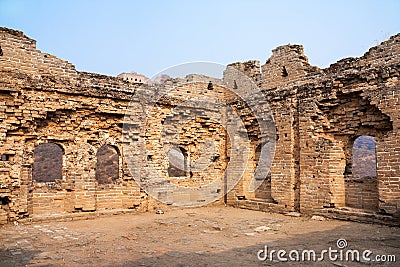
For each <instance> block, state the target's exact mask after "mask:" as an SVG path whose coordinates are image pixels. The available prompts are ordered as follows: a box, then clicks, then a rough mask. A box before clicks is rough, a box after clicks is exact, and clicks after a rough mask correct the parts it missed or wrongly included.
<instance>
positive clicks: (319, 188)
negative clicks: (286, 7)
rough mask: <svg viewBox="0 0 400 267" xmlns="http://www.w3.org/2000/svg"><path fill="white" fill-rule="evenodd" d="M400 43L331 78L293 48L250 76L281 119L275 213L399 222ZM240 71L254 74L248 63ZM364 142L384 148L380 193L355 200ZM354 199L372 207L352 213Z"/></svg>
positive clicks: (338, 67)
mask: <svg viewBox="0 0 400 267" xmlns="http://www.w3.org/2000/svg"><path fill="white" fill-rule="evenodd" d="M399 43H400V36H399V35H396V36H393V37H392V38H390V39H389V40H388V41H385V42H383V43H382V44H380V45H379V46H377V47H374V48H371V49H370V51H368V52H367V53H366V54H365V55H364V56H363V57H361V58H349V59H344V60H341V61H339V62H338V63H336V64H333V65H331V66H330V67H329V68H327V69H324V70H320V69H318V68H316V67H311V66H310V65H309V64H308V62H307V58H306V57H305V56H304V54H303V50H302V47H301V46H297V45H287V46H282V47H278V48H277V49H275V50H273V55H272V57H271V58H270V59H268V60H267V62H266V64H265V65H263V66H262V67H261V69H262V71H261V73H259V74H254V72H252V73H251V75H250V73H249V75H250V76H251V77H261V83H260V86H261V88H262V90H263V91H264V93H265V96H266V98H267V100H268V101H269V103H270V106H271V108H272V110H273V113H274V120H275V125H276V130H277V142H276V153H275V158H274V162H273V164H272V168H271V195H272V198H273V200H274V201H275V202H276V205H275V207H274V208H273V209H279V207H280V206H281V207H282V206H283V207H284V208H285V209H286V210H300V211H303V212H310V211H313V210H315V209H321V208H326V207H336V208H340V207H345V206H353V207H357V208H362V209H368V210H371V209H374V210H375V211H380V212H383V213H389V214H393V215H396V214H397V216H398V213H399V207H400V205H399V201H400V198H399V192H400V191H399V186H400V182H399V178H398V177H399V168H400V165H399V164H398V161H399V158H400V157H399V152H398V146H399V145H398V144H399V143H398V142H399V138H398V127H399V123H398V120H399V111H400V108H399V97H398V96H399V80H398V77H399V62H400V52H399V51H400V49H399V48H400V47H399ZM241 64H242V65H241ZM234 65H235V66H236V67H237V68H238V69H240V70H242V71H245V70H248V69H250V68H248V66H247V65H248V63H235V64H234ZM253 79H254V80H255V81H256V79H255V78H253ZM361 135H370V136H374V137H375V139H376V140H377V148H376V154H377V166H378V167H377V174H378V175H377V176H378V178H377V179H378V187H374V186H373V184H371V183H366V184H365V185H364V189H362V188H359V190H358V191H356V192H355V191H354V190H355V186H354V183H352V182H351V181H352V179H354V177H353V173H352V146H353V143H354V140H355V139H356V138H357V137H358V136H361ZM253 153H254V151H253ZM346 181H349V182H346ZM374 188H376V189H375V191H373V189H374ZM243 190H244V191H245V189H243ZM352 190H353V191H352ZM351 192H354V194H363V195H364V198H365V199H369V200H366V201H367V202H368V203H364V204H362V203H361V204H357V205H352V204H351V203H352V198H350V195H351ZM238 194H241V195H246V194H247V193H246V192H241V193H238ZM247 195H248V194H247ZM256 201H258V200H256ZM378 202H379V206H378V204H377V203H378ZM346 203H347V205H346ZM239 205H240V204H239ZM244 206H245V207H246V204H245V205H244ZM270 206H271V205H268V207H270ZM248 207H265V205H261V204H259V205H258V206H252V205H250V204H249V205H248ZM373 207H374V208H373Z"/></svg>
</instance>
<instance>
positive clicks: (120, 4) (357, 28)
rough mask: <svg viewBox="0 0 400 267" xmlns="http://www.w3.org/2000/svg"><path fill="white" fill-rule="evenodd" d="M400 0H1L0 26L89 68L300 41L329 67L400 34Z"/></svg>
mask: <svg viewBox="0 0 400 267" xmlns="http://www.w3.org/2000/svg"><path fill="white" fill-rule="evenodd" d="M399 14H400V1H399V0H392V1H390V0H381V1H378V0H377V1H368V0H364V1H361V0H359V1H351V0H347V1H341V0H338V1H327V0H326V1H324V0H320V1H312V0H309V1H305V0H304V1H300V0H297V1H291V0H283V1H261V0H260V1H255V0H250V1H237V0H230V1H217V0H214V1H212V0H210V1H208V0H202V1H183V0H181V1H161V0H158V1H155V0H149V1H145V0H142V1H119V0H115V1H94V0H86V1H85V0H80V1H79V0H68V1H62V0H60V1H50V0H47V1H46V0H35V1H33V0H25V1H23V0H0V25H1V26H3V27H9V28H13V29H18V30H22V31H23V32H24V33H25V34H26V35H28V36H29V37H31V38H33V39H36V40H37V48H38V49H39V50H41V51H43V52H47V53H50V54H54V55H56V56H57V57H59V58H61V59H65V60H68V61H70V62H71V63H73V64H75V66H76V68H77V69H78V70H81V71H88V72H96V73H101V74H107V75H117V74H119V73H121V72H129V71H132V70H135V71H137V72H139V73H142V74H144V75H146V76H148V77H151V76H153V75H154V74H156V73H158V72H160V71H162V70H163V69H165V68H168V67H170V66H173V65H177V64H180V63H184V62H192V61H209V62H217V63H220V64H228V63H232V62H236V61H245V60H250V59H258V60H260V61H261V63H262V64H263V63H264V62H265V61H266V59H267V58H268V57H269V56H270V55H271V50H272V49H274V48H275V47H276V46H279V45H283V44H288V43H292V44H294V43H295V44H302V45H304V48H305V52H306V54H307V56H308V57H309V61H310V63H311V64H313V65H317V66H319V67H327V66H329V65H330V64H332V63H334V62H336V61H337V60H339V59H341V58H344V57H349V56H355V57H356V56H361V55H362V54H364V53H365V52H366V51H367V50H368V49H369V47H371V46H374V45H376V44H377V43H379V42H381V41H383V40H385V39H387V38H388V37H389V36H391V35H394V34H396V33H399V32H400V16H399Z"/></svg>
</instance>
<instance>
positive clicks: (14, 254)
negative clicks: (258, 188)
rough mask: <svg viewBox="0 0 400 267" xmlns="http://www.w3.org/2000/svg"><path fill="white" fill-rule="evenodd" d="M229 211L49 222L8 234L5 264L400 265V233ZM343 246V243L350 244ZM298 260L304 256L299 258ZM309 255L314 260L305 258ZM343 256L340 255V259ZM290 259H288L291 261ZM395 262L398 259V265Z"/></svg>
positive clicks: (1, 238) (1, 246) (4, 230)
mask: <svg viewBox="0 0 400 267" xmlns="http://www.w3.org/2000/svg"><path fill="white" fill-rule="evenodd" d="M319 219H322V218H317V219H315V218H314V219H311V218H310V217H304V216H302V217H292V216H285V215H281V214H271V213H263V212H258V211H250V210H243V209H235V208H229V207H202V208H191V209H171V210H167V211H165V213H164V214H156V213H138V214H125V215H115V216H108V217H100V218H97V219H94V220H80V221H66V222H45V223H43V222H41V223H30V224H25V225H24V224H22V223H20V224H19V225H7V226H3V227H1V228H0V266H182V267H183V266H230V267H234V266H400V263H399V262H400V228H396V227H388V226H382V225H372V224H361V223H355V222H344V221H335V220H327V219H325V220H319ZM338 239H345V240H346V241H347V247H346V248H343V249H342V251H343V253H344V254H345V253H346V250H348V249H352V250H358V251H360V253H362V252H363V251H364V250H367V249H368V250H371V251H372V255H371V256H369V258H374V257H375V255H384V256H387V255H394V256H395V257H396V260H397V262H385V263H377V262H367V261H365V260H364V259H362V258H361V254H360V258H361V259H360V261H359V262H354V261H346V260H342V261H339V260H336V261H331V260H330V259H329V257H328V255H327V254H325V256H324V261H321V262H315V261H306V262H302V261H288V262H283V261H281V260H278V258H277V256H276V254H274V255H273V260H272V261H271V260H270V257H268V258H267V259H265V260H259V259H258V257H257V254H258V252H259V251H260V250H261V254H259V255H260V256H261V257H263V256H264V253H263V251H264V248H265V246H267V247H268V253H270V251H271V250H276V251H278V250H285V251H286V252H287V254H286V257H288V253H289V252H290V251H291V250H298V251H300V256H299V257H300V259H301V255H302V254H301V253H302V252H303V251H304V250H314V251H315V252H316V253H317V259H318V258H320V256H321V251H323V250H325V249H326V250H328V249H329V247H331V248H332V249H336V250H338V253H339V248H338V247H337V245H338V244H337V240H338ZM342 241H343V240H342ZM293 255H296V254H293ZM305 255H306V257H307V254H305ZM333 255H335V254H333ZM283 257H284V256H283ZM392 261H393V260H392Z"/></svg>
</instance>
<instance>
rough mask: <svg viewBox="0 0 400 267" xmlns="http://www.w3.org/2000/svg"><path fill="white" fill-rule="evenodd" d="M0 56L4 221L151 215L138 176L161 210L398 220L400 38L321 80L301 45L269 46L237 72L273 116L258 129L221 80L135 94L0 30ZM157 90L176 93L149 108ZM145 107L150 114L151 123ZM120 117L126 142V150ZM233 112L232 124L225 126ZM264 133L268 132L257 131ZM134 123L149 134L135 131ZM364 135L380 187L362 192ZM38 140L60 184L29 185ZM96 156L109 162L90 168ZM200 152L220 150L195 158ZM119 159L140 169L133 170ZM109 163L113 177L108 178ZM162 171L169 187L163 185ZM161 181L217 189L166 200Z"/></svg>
mask: <svg viewBox="0 0 400 267" xmlns="http://www.w3.org/2000/svg"><path fill="white" fill-rule="evenodd" d="M0 46H1V49H2V51H3V55H2V56H0V121H1V127H0V156H1V161H0V202H1V203H0V204H1V205H0V207H1V208H0V222H6V221H11V220H15V219H18V218H21V217H26V216H35V215H40V214H52V213H65V212H82V211H95V210H102V209H142V210H146V209H150V208H152V207H153V206H156V205H158V202H157V201H156V200H154V199H153V198H152V197H150V196H149V195H147V194H146V193H145V192H144V191H143V190H142V189H141V188H140V187H139V185H138V183H137V181H136V180H135V178H136V179H139V180H141V181H142V180H143V181H145V184H148V185H150V184H151V185H154V184H156V185H157V186H158V187H157V190H158V191H156V192H155V193H156V197H157V199H161V200H163V201H165V202H167V203H172V202H174V201H178V200H179V201H180V202H185V201H187V202H190V201H193V199H196V200H198V201H200V204H201V201H203V200H204V201H206V200H207V199H208V198H210V197H214V198H216V199H219V202H222V201H225V202H227V203H228V204H231V205H237V206H241V207H247V208H256V209H261V210H267V209H269V210H275V211H290V210H298V211H301V212H312V211H315V210H319V209H326V208H343V207H355V208H361V209H364V210H372V211H376V212H381V213H385V214H389V215H394V216H399V210H400V188H399V187H400V181H399V177H400V162H399V161H400V155H399V153H400V150H399V147H400V143H399V140H400V136H399V125H400V104H399V94H400V93H399V91H400V90H399V63H400V53H399V51H400V49H399V48H400V35H396V36H393V37H392V38H390V39H389V40H388V41H385V42H383V43H382V44H380V45H378V46H377V47H374V48H371V49H370V51H368V52H367V53H366V54H365V55H364V56H363V57H361V58H355V59H353V58H350V59H344V60H341V61H339V62H338V63H336V64H333V65H331V66H330V67H329V68H327V69H319V68H317V67H313V66H310V65H309V63H308V61H307V57H306V56H305V55H304V53H303V48H302V47H301V46H299V45H286V46H281V47H278V48H276V49H275V50H273V55H272V57H271V58H270V59H268V60H267V61H266V63H265V64H264V65H262V66H260V63H259V61H248V62H244V63H235V64H232V65H231V67H233V68H235V69H238V70H240V71H241V72H243V73H245V74H246V75H248V77H249V78H250V79H252V80H253V82H254V84H255V85H257V86H259V87H260V88H261V90H262V93H263V94H262V97H260V96H259V95H255V96H254V97H250V98H251V99H252V101H254V103H256V104H257V105H256V106H258V107H259V109H261V110H262V111H264V112H265V114H268V112H269V111H271V113H272V115H273V116H272V117H265V118H255V115H254V114H253V113H252V112H251V110H250V109H249V106H248V105H247V104H246V103H245V102H244V101H243V99H241V98H240V97H237V96H235V94H232V92H229V91H227V90H226V88H224V84H223V82H227V83H228V84H229V86H230V87H231V88H233V89H234V90H238V91H240V90H243V89H245V88H246V86H245V84H246V81H243V80H233V79H232V77H230V76H229V72H226V73H225V76H224V80H223V81H220V80H217V79H213V78H208V77H203V76H201V75H192V76H188V77H187V79H167V80H166V81H165V82H163V83H162V84H161V85H156V84H150V85H140V84H136V83H130V82H128V81H124V80H123V79H121V78H117V77H108V76H103V75H97V74H91V73H85V72H78V71H76V70H75V67H74V66H73V65H72V64H70V63H68V62H66V61H63V60H60V59H58V58H56V57H54V56H52V55H48V54H44V53H41V52H40V51H38V50H36V41H34V40H32V39H30V38H28V37H26V36H25V35H24V34H23V33H22V32H19V31H14V30H10V29H6V28H1V29H0ZM209 82H211V83H212V86H211V87H210V86H209ZM207 84H208V85H207ZM160 88H161V89H162V88H164V89H165V88H174V90H173V91H171V92H170V93H169V94H167V95H165V96H164V97H163V98H161V99H159V101H158V102H157V103H153V102H152V98H155V96H157V95H158V94H159V92H160V91H159V90H161V89H160ZM210 89H211V90H210ZM201 95H203V96H206V97H207V98H208V99H209V100H210V99H212V100H213V101H211V102H212V103H211V102H209V104H210V103H211V104H210V105H208V104H204V105H203V104H201V105H195V106H194V107H193V106H190V105H185V99H186V98H193V97H195V98H198V97H199V96H201ZM150 105H152V106H153V107H151V106H150ZM228 107H229V108H228ZM144 110H149V111H151V112H150V113H149V114H150V115H151V116H150V119H149V120H148V121H144V119H143V118H145V117H146V116H147V115H148V114H146V113H145V112H144ZM127 111H128V112H127ZM127 113H128V114H129V116H130V117H131V118H132V121H133V122H132V123H131V124H129V123H128V128H129V129H130V130H132V132H131V133H130V134H129V136H128V137H127V139H126V140H123V139H124V138H123V131H124V129H123V123H124V116H125V115H126V114H127ZM233 113H237V114H239V116H240V118H236V119H232V114H233ZM239 120H240V121H241V122H239ZM272 122H273V123H274V125H275V126H274V128H273V129H272V128H271V127H272ZM240 123H242V124H243V127H244V128H245V130H246V132H247V135H248V141H246V140H247V139H246V138H245V136H244V135H243V136H242V137H241V136H238V137H237V138H234V139H232V140H231V139H229V137H228V134H227V131H229V129H230V128H234V127H236V126H237V125H238V124H240ZM259 123H265V125H269V126H270V129H271V130H270V131H269V132H268V133H261V132H260V124H259ZM143 125H144V126H146V127H144V128H145V129H146V131H145V132H140V129H141V126H143ZM178 126H179V127H178ZM177 130H178V131H177ZM361 135H368V136H373V137H374V138H375V140H376V142H377V144H376V155H377V177H376V179H375V180H374V179H369V180H368V179H367V180H365V179H364V180H365V181H363V183H357V181H355V180H356V179H355V178H357V177H354V173H353V171H352V167H353V166H352V165H353V164H352V154H353V151H352V149H353V144H354V140H355V139H356V138H357V137H358V136H361ZM208 140H213V142H212V143H209V141H208ZM273 141H274V142H275V144H276V145H275V146H274V147H273V148H270V149H271V152H273V154H274V155H275V157H274V158H273V160H272V159H271V160H272V162H271V164H272V167H271V170H270V173H268V174H263V175H264V176H265V177H259V178H266V180H265V182H263V183H262V184H261V187H259V188H258V189H257V190H254V191H252V190H249V188H250V185H251V183H252V181H253V180H254V179H253V178H256V179H255V180H257V174H255V170H256V167H257V164H258V163H259V162H258V158H259V157H260V156H259V154H257V153H259V151H258V150H257V149H258V148H259V147H260V146H261V145H263V144H271V143H273ZM126 142H128V144H130V145H132V147H133V148H134V150H133V152H132V153H131V154H128V156H124V153H122V151H123V147H124V144H126ZM45 143H53V144H56V145H57V146H59V147H60V148H61V150H62V163H61V164H62V171H61V179H59V178H55V179H54V181H47V180H53V179H52V178H51V177H53V175H50V177H47V178H46V179H47V180H46V179H45V180H46V181H43V180H40V179H33V168H34V167H35V157H34V153H35V149H36V148H37V147H38V146H39V145H40V144H45ZM105 146H109V147H112V149H113V150H114V151H115V153H112V154H109V155H108V156H105V157H106V158H105V159H104V160H100V162H104V166H98V162H99V161H98V158H99V157H100V158H101V157H102V156H104V155H103V154H102V153H99V151H101V150H102V148H104V147H105ZM171 147H179V148H181V149H182V151H184V152H185V157H186V165H187V166H186V168H187V169H186V170H185V171H184V174H185V175H184V177H182V176H181V177H175V176H174V175H169V174H168V168H169V167H170V164H171V162H169V159H168V156H166V155H168V151H167V150H168V149H170V148H171ZM209 147H213V149H214V152H215V153H214V154H213V155H212V156H211V155H210V157H208V156H207V155H206V156H204V157H202V153H205V152H204V151H207V150H208V149H205V148H209ZM247 152H248V153H247ZM128 162H130V163H132V162H134V163H135V164H136V165H137V166H138V168H137V170H135V169H134V170H132V169H130V168H128V164H127V163H128ZM243 162H245V166H243ZM111 166H114V167H111ZM115 166H117V167H116V168H117V169H118V171H115V170H114V171H112V169H113V168H115ZM149 166H152V168H153V170H154V169H155V170H156V171H157V175H155V172H151V171H149V170H150V169H148V167H149ZM228 166H230V167H229V168H228ZM37 168H40V166H39V167H37ZM51 168H52V167H51ZM196 168H199V169H202V170H204V169H205V170H206V171H205V172H204V173H202V172H197V171H196ZM243 168H244V170H245V171H244V173H243V176H242V179H241V180H240V181H239V182H238V183H237V184H236V185H235V186H234V188H233V190H232V191H231V192H229V194H228V195H227V196H226V198H225V200H224V199H223V198H222V196H223V194H224V193H225V191H226V188H227V184H229V183H230V181H231V180H232V179H233V177H235V176H237V175H239V174H242V173H241V170H242V169H243ZM226 170H228V171H226ZM96 172H97V173H96ZM159 174H161V176H162V177H164V178H165V180H163V181H162V182H160V181H159V180H158V178H159V177H158V175H159ZM42 176H43V174H42ZM54 176H55V175H54ZM105 176H107V177H106V178H105ZM57 177H58V176H57ZM101 177H102V178H101ZM166 181H168V182H169V183H172V184H176V185H180V186H182V188H195V187H198V186H205V185H207V184H209V183H212V182H213V181H218V186H216V187H213V188H212V190H211V189H210V190H209V191H208V193H207V194H204V195H196V194H197V193H196V192H192V193H187V192H186V191H178V192H172V191H171V190H170V187H168V186H167V185H166ZM359 184H363V186H362V187H360V186H359Z"/></svg>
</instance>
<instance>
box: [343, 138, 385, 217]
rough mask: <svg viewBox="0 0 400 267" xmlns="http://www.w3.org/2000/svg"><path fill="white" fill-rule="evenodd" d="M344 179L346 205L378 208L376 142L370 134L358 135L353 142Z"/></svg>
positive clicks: (371, 208)
mask: <svg viewBox="0 0 400 267" xmlns="http://www.w3.org/2000/svg"><path fill="white" fill-rule="evenodd" d="M346 167H347V170H346V171H347V172H351V175H347V176H346V179H345V187H346V206H348V207H352V208H358V209H365V210H378V203H379V202H378V183H377V172H376V142H375V139H374V137H372V136H359V137H358V138H357V139H356V140H355V141H354V144H353V148H352V158H351V162H350V164H348V166H346Z"/></svg>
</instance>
